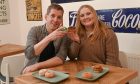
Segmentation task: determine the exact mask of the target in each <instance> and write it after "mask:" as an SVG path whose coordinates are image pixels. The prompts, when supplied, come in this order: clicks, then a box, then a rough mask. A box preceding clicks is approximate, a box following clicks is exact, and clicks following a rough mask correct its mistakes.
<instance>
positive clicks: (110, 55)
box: [68, 5, 120, 66]
mask: <svg viewBox="0 0 140 84" xmlns="http://www.w3.org/2000/svg"><path fill="white" fill-rule="evenodd" d="M68 37H69V38H70V39H71V40H72V42H71V45H70V48H69V52H68V56H69V58H70V59H71V60H74V59H75V58H77V60H82V61H92V62H96V63H102V64H109V65H114V66H120V61H119V56H118V55H119V47H118V40H117V37H116V35H115V33H114V32H113V30H112V29H111V28H110V27H109V26H107V25H105V24H104V23H103V22H101V21H100V20H98V16H97V13H96V11H95V9H94V8H93V7H92V6H90V5H82V6H81V7H80V8H79V10H78V13H77V20H76V32H75V33H74V32H69V33H68Z"/></svg>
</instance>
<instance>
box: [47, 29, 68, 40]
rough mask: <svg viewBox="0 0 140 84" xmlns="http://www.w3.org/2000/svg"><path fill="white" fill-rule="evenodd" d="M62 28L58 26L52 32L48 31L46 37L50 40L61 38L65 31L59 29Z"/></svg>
mask: <svg viewBox="0 0 140 84" xmlns="http://www.w3.org/2000/svg"><path fill="white" fill-rule="evenodd" d="M61 29H62V28H58V29H56V30H55V31H53V32H52V33H50V34H49V35H48V36H47V37H48V38H49V39H50V40H51V41H54V40H56V39H59V38H62V37H64V36H65V35H66V33H67V32H65V31H61Z"/></svg>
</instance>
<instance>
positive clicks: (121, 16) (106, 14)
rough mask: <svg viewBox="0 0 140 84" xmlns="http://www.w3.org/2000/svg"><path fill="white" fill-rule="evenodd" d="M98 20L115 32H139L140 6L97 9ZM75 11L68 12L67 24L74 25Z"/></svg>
mask: <svg viewBox="0 0 140 84" xmlns="http://www.w3.org/2000/svg"><path fill="white" fill-rule="evenodd" d="M97 14H98V17H99V18H100V20H102V21H103V22H105V23H106V24H107V25H109V26H111V27H112V28H113V30H114V31H115V32H124V33H140V8H122V9H106V10H97ZM75 21H76V11H70V12H69V26H74V25H75Z"/></svg>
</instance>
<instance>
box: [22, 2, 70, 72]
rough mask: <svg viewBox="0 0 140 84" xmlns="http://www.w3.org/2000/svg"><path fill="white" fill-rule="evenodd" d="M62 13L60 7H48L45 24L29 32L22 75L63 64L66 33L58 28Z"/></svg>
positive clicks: (65, 52)
mask: <svg viewBox="0 0 140 84" xmlns="http://www.w3.org/2000/svg"><path fill="white" fill-rule="evenodd" d="M63 13H64V10H63V8H62V7H61V6H60V5H57V4H52V5H50V6H49V7H48V9H47V13H46V15H45V19H46V24H45V25H41V26H36V27H33V28H32V29H31V30H30V32H29V34H28V37H27V44H26V45H27V46H26V49H25V56H26V66H25V68H24V70H23V73H28V72H33V71H36V70H39V69H41V68H46V67H52V66H56V65H60V64H63V62H64V60H65V58H66V56H67V42H66V37H65V35H66V32H65V31H61V30H62V28H59V27H60V26H61V25H62V23H63Z"/></svg>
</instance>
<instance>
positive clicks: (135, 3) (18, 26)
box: [0, 0, 140, 54]
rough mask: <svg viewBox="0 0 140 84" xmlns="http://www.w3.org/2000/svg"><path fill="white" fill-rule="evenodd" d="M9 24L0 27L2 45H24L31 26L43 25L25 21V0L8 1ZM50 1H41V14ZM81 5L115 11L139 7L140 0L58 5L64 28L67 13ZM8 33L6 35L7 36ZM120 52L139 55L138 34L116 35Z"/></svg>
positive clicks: (139, 35)
mask: <svg viewBox="0 0 140 84" xmlns="http://www.w3.org/2000/svg"><path fill="white" fill-rule="evenodd" d="M9 2H10V13H11V14H10V16H11V18H10V19H11V24H9V25H0V40H2V43H7V42H10V43H20V44H24V45H25V43H26V37H27V33H28V31H29V30H30V28H31V27H32V26H35V25H41V24H44V22H45V21H44V19H43V21H27V19H26V6H25V0H20V1H19V0H9ZM50 4H51V3H50V0H42V13H43V15H44V14H45V12H46V9H47V7H48V5H50ZM83 4H89V5H92V6H93V7H94V8H95V9H97V10H99V9H115V8H131V7H140V5H139V4H140V0H105V1H104V0H93V1H84V2H73V3H65V4H60V5H62V6H63V7H64V10H65V14H64V26H68V25H69V15H68V13H69V11H77V10H78V8H79V7H80V6H81V5H83ZM7 33H8V34H7ZM117 37H118V40H119V47H120V50H121V51H125V52H129V53H135V54H140V46H139V44H140V39H139V38H140V34H134V33H133V34H131V33H117Z"/></svg>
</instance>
